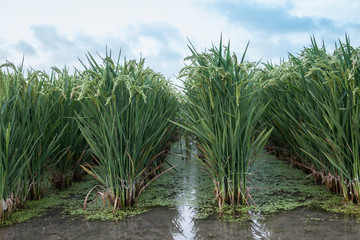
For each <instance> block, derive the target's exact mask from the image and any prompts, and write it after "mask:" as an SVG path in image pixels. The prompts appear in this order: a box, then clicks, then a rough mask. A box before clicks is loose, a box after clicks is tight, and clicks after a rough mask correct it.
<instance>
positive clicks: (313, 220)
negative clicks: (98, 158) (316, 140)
mask: <svg viewBox="0 0 360 240" xmlns="http://www.w3.org/2000/svg"><path fill="white" fill-rule="evenodd" d="M182 155H184V152H182V151H181V146H180V145H179V144H174V145H173V147H172V153H171V154H170V155H169V157H168V160H169V163H170V164H171V165H177V167H176V169H177V171H172V172H169V173H166V174H164V175H163V176H161V177H160V178H159V179H157V180H156V181H154V182H153V184H151V185H149V187H148V188H147V189H146V190H145V191H144V193H143V195H142V196H141V198H140V200H139V202H138V206H137V207H136V208H134V209H131V210H128V211H127V212H125V213H113V212H112V210H111V209H110V210H109V209H107V207H104V206H102V203H101V201H97V202H96V201H95V202H94V203H89V204H88V207H87V210H86V211H83V210H82V207H83V201H84V195H86V194H87V192H88V191H89V190H90V189H91V184H92V182H91V181H92V180H88V182H87V183H77V184H74V186H73V187H72V190H70V191H69V192H68V193H67V195H66V196H65V197H64V198H63V199H62V200H61V201H60V200H57V201H55V200H52V202H54V204H53V206H51V204H48V205H47V206H48V207H47V208H46V209H45V210H44V211H43V213H42V215H39V216H37V217H32V218H31V219H30V220H28V221H25V222H21V223H15V224H11V225H9V226H4V227H1V228H0V239H359V236H360V224H359V223H358V214H357V211H358V209H357V207H355V206H353V207H345V206H344V204H343V203H342V198H341V196H337V195H334V194H331V193H329V192H328V191H327V190H326V189H324V188H323V187H322V186H319V185H316V184H315V183H314V181H313V180H312V179H311V178H305V177H306V175H305V174H304V173H303V172H302V171H300V170H298V169H294V168H291V166H289V165H288V164H285V163H283V162H281V161H279V160H276V159H275V158H274V157H272V156H268V155H266V154H264V156H262V157H260V158H259V159H257V161H255V163H254V165H253V167H252V169H251V171H250V172H251V173H252V175H251V177H250V179H251V181H250V191H251V195H252V198H253V200H254V202H255V204H253V205H252V206H250V207H239V208H230V207H226V208H224V209H223V211H221V212H220V211H219V210H217V206H216V204H215V202H214V196H213V192H212V182H211V179H210V178H209V177H208V176H207V174H206V173H204V172H203V171H202V169H201V167H200V166H199V164H198V163H197V162H196V161H194V160H193V159H185V158H183V157H182ZM92 198H95V195H93V196H92ZM50 199H51V198H50ZM89 202H91V201H89ZM44 205H46V204H44ZM26 211H27V210H26V209H24V210H22V211H20V212H18V213H16V214H15V215H14V217H16V216H17V215H18V214H19V215H21V214H22V212H23V213H24V214H25V213H26ZM39 212H40V211H39ZM351 212H353V214H350V213H351Z"/></svg>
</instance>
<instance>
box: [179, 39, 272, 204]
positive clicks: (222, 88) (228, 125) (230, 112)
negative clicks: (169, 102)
mask: <svg viewBox="0 0 360 240" xmlns="http://www.w3.org/2000/svg"><path fill="white" fill-rule="evenodd" d="M190 50H191V52H192V56H190V57H189V58H188V60H190V61H191V65H190V66H188V67H185V68H184V69H183V70H182V72H181V76H182V77H186V80H185V81H184V86H185V94H186V100H187V101H186V103H185V104H186V105H185V110H184V111H182V117H183V119H184V121H185V124H184V125H181V126H182V127H183V128H184V129H185V130H187V131H189V132H190V133H191V134H193V135H194V136H195V137H196V140H195V141H196V144H197V147H198V148H199V150H200V151H201V153H202V155H203V156H204V159H201V160H200V162H201V163H202V164H203V165H204V167H205V169H206V171H207V172H208V173H209V174H210V176H211V177H212V179H213V182H214V187H215V194H216V200H217V202H218V204H219V207H220V208H222V206H223V204H224V203H225V202H227V203H230V204H233V205H234V204H238V203H239V204H245V203H246V204H248V200H249V196H248V192H247V179H248V170H249V168H250V167H251V164H252V163H253V161H254V159H255V158H256V156H257V154H258V153H259V152H260V151H261V149H262V148H263V146H264V144H265V142H266V140H267V138H268V136H269V134H270V131H267V130H262V131H258V129H257V128H256V125H257V123H258V121H259V118H260V116H261V114H262V113H263V111H264V110H265V108H266V104H263V105H261V104H260V103H259V102H258V101H257V99H256V97H255V96H256V94H257V91H258V90H259V89H257V88H256V85H255V82H254V75H255V73H256V71H257V68H256V64H254V63H251V62H246V61H244V57H245V53H244V55H243V56H242V59H241V61H240V62H238V59H237V56H236V55H235V54H233V55H230V44H229V45H228V46H227V47H226V48H225V49H224V50H223V46H222V42H220V47H219V48H216V47H213V48H211V49H210V50H209V53H198V52H197V51H196V50H195V48H194V47H192V46H191V47H190ZM245 52H246V51H245Z"/></svg>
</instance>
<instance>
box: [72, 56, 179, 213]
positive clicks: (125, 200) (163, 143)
mask: <svg viewBox="0 0 360 240" xmlns="http://www.w3.org/2000/svg"><path fill="white" fill-rule="evenodd" d="M88 60H89V64H90V67H89V68H86V70H85V71H84V72H83V73H82V81H83V82H82V90H81V93H80V99H81V104H82V109H83V112H82V114H78V118H77V121H78V123H79V127H80V129H81V132H82V134H83V136H84V137H85V138H86V140H87V142H88V144H89V146H90V148H91V151H92V153H93V155H94V156H95V157H96V159H97V161H98V163H97V164H98V165H96V166H91V165H85V166H83V168H84V170H85V171H87V172H88V173H90V174H91V175H93V176H94V177H95V178H96V179H98V180H99V182H100V183H101V184H102V185H103V186H104V195H105V197H104V198H105V199H106V200H107V201H109V203H110V204H111V205H113V206H114V208H125V207H128V206H132V205H134V204H135V203H136V201H137V199H138V197H139V195H140V193H141V191H142V190H143V189H144V188H145V187H146V186H147V184H148V183H149V181H151V180H150V179H153V178H154V177H155V175H156V174H157V171H158V170H159V169H160V168H161V166H163V161H162V160H161V158H160V155H162V154H163V153H164V151H166V150H167V148H168V147H169V141H170V139H171V138H172V136H173V134H174V130H175V126H174V125H173V124H172V123H171V122H170V121H169V120H174V119H175V117H176V115H177V109H178V101H177V99H176V97H175V94H174V93H173V90H172V89H171V87H170V84H169V82H168V81H167V80H165V79H164V77H162V76H161V75H160V74H158V73H155V72H154V71H153V70H151V69H149V68H145V67H144V60H143V59H142V60H140V62H135V61H134V60H132V61H125V62H124V64H123V65H120V64H119V62H117V63H114V61H113V60H112V59H111V58H110V57H106V58H104V59H103V62H102V65H99V64H98V63H97V62H96V61H95V60H94V58H93V57H92V56H91V55H89V56H88Z"/></svg>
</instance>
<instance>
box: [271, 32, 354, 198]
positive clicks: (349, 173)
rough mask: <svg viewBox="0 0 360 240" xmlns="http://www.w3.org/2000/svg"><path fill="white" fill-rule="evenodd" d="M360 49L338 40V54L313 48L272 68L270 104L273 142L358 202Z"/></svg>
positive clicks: (330, 185)
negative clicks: (289, 151) (288, 150)
mask: <svg viewBox="0 0 360 240" xmlns="http://www.w3.org/2000/svg"><path fill="white" fill-rule="evenodd" d="M359 53H360V51H359V49H355V48H353V47H352V46H351V45H350V41H349V39H348V37H346V42H345V43H342V42H340V41H339V45H337V46H336V49H335V51H334V53H333V54H329V53H327V52H326V48H325V46H324V45H323V46H322V47H318V45H317V43H316V41H315V40H314V39H312V45H311V46H310V47H309V48H304V50H303V51H302V52H301V53H300V54H299V56H298V57H295V56H293V55H290V57H289V61H288V62H284V63H282V64H281V65H280V66H268V69H267V73H266V75H267V76H266V77H265V78H267V79H268V81H267V86H266V91H264V92H265V93H266V95H267V98H266V101H268V100H269V99H271V106H270V107H269V109H268V110H269V112H268V113H267V114H266V115H267V117H268V118H271V121H270V122H271V124H270V125H273V126H274V128H275V130H274V132H276V133H277V134H276V135H274V136H273V137H272V138H271V142H272V143H273V144H275V145H276V146H278V147H281V148H284V147H285V148H288V149H290V150H291V153H290V155H291V156H290V157H289V158H290V159H291V160H292V161H293V162H294V163H295V164H297V165H299V166H301V167H303V168H305V169H307V170H308V171H309V172H310V173H311V174H312V175H314V176H315V177H316V178H317V179H319V180H320V181H322V182H324V183H325V184H326V186H327V187H328V188H329V189H331V190H333V191H335V192H340V193H342V194H343V196H344V199H345V200H346V201H347V202H348V201H354V202H359V201H360V198H359V190H360V188H359V180H358V179H359V143H360V138H359V137H360V135H359V134H358V133H359V119H360V115H359V100H360V98H359V89H358V88H359V84H360V82H359V81H360V65H359V56H360V54H359Z"/></svg>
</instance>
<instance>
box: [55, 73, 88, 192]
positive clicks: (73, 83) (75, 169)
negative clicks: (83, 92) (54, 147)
mask: <svg viewBox="0 0 360 240" xmlns="http://www.w3.org/2000/svg"><path fill="white" fill-rule="evenodd" d="M50 84H51V87H52V91H51V93H50V97H51V101H52V103H53V104H54V108H55V109H56V111H54V113H53V114H52V122H53V123H56V121H58V123H57V129H56V130H55V131H56V132H61V131H63V134H62V136H61V138H60V139H59V143H58V144H59V150H61V151H62V154H61V155H60V156H58V159H57V160H56V164H55V165H54V166H53V167H52V168H51V176H50V179H51V183H52V185H53V186H54V187H56V188H58V189H65V188H68V187H69V186H70V185H71V183H72V182H73V181H74V180H75V181H76V180H80V179H81V178H82V177H83V175H84V171H82V169H81V167H80V165H81V164H84V163H85V161H86V159H87V156H88V151H87V150H88V145H87V143H86V140H85V138H84V137H83V135H82V134H81V131H80V129H79V127H78V125H77V122H76V119H75V118H76V113H77V114H81V112H82V106H81V103H80V101H79V100H78V99H77V98H78V94H79V91H80V84H81V82H80V78H79V77H78V75H77V74H76V73H75V74H74V75H70V74H69V72H68V70H67V69H66V68H65V69H63V70H60V69H58V68H55V67H54V68H53V72H52V74H51V78H50Z"/></svg>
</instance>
